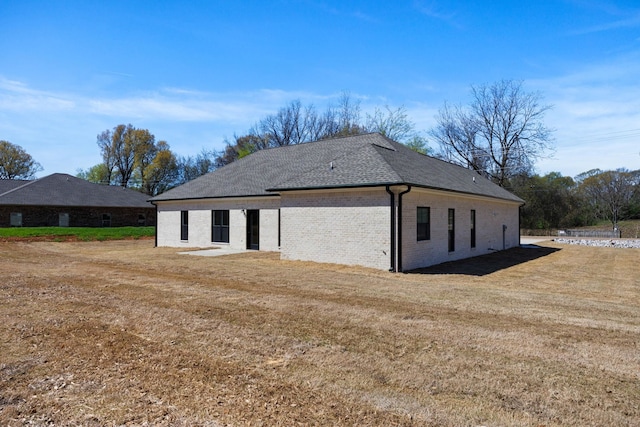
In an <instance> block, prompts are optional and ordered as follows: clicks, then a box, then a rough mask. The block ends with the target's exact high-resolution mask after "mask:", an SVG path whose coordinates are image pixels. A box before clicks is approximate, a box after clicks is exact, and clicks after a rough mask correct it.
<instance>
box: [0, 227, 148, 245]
mask: <svg viewBox="0 0 640 427" xmlns="http://www.w3.org/2000/svg"><path fill="white" fill-rule="evenodd" d="M154 234H155V227H104V228H97V227H12V228H0V241H16V240H19V241H54V242H65V241H83V242H89V241H94V240H97V241H104V240H124V239H144V238H151V237H154Z"/></svg>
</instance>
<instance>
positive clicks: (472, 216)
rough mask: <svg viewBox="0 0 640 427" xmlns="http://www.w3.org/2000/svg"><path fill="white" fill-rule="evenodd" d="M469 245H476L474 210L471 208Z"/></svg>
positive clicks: (473, 246)
mask: <svg viewBox="0 0 640 427" xmlns="http://www.w3.org/2000/svg"><path fill="white" fill-rule="evenodd" d="M471 247H472V248H475V247H476V210H475V209H471Z"/></svg>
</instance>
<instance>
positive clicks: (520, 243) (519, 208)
mask: <svg viewBox="0 0 640 427" xmlns="http://www.w3.org/2000/svg"><path fill="white" fill-rule="evenodd" d="M521 216H522V205H520V206H518V246H521V245H522V237H521V234H522V228H521V227H522V223H521V222H520V221H522V218H521Z"/></svg>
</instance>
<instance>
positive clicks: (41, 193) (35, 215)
mask: <svg viewBox="0 0 640 427" xmlns="http://www.w3.org/2000/svg"><path fill="white" fill-rule="evenodd" d="M148 199H149V196H147V195H145V194H142V193H140V192H138V191H134V190H130V189H126V188H122V187H116V186H109V185H100V184H94V183H91V182H89V181H85V180H84V179H80V178H76V177H74V176H71V175H67V174H61V173H54V174H52V175H48V176H45V177H44V178H39V179H35V180H29V181H23V180H8V179H7V180H0V227H40V226H60V227H121V226H137V225H155V223H156V212H155V208H154V206H153V205H152V204H151V203H149V201H148Z"/></svg>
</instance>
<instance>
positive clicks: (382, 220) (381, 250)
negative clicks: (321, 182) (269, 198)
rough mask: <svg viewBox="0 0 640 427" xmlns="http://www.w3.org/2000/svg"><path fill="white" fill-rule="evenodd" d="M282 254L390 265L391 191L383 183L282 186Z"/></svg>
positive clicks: (368, 264) (305, 257)
mask: <svg viewBox="0 0 640 427" xmlns="http://www.w3.org/2000/svg"><path fill="white" fill-rule="evenodd" d="M281 197H282V202H281V206H282V207H281V216H282V217H281V221H282V222H281V223H282V249H281V256H282V258H283V259H291V260H308V261H317V262H330V263H338V264H350V265H363V266H366V267H373V268H379V269H385V270H387V269H388V268H389V265H390V253H389V250H390V221H391V220H390V207H389V194H387V193H386V192H385V190H384V189H380V188H377V189H372V190H367V189H359V190H335V191H320V190H316V191H307V192H284V193H283V194H282V195H281Z"/></svg>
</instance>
